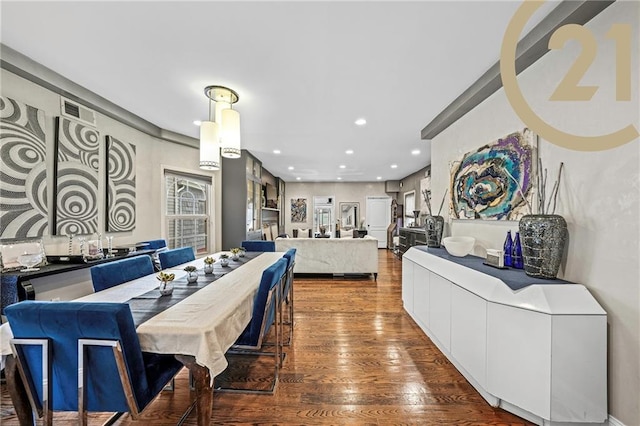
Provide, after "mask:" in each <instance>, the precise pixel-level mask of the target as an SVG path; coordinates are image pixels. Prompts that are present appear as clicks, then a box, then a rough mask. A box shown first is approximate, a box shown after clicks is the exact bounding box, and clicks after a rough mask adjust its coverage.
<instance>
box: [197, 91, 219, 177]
mask: <svg viewBox="0 0 640 426" xmlns="http://www.w3.org/2000/svg"><path fill="white" fill-rule="evenodd" d="M205 93H206V91H205ZM211 102H213V100H212V99H209V117H208V121H203V122H202V123H201V124H200V168H201V169H203V170H220V138H219V135H218V123H216V122H215V121H214V118H213V117H212V115H211V114H212V110H211Z"/></svg>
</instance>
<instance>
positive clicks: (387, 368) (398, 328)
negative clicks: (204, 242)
mask: <svg viewBox="0 0 640 426" xmlns="http://www.w3.org/2000/svg"><path fill="white" fill-rule="evenodd" d="M379 265H380V268H379V270H380V272H379V275H378V280H377V281H373V279H372V278H331V277H329V276H326V277H296V280H295V284H294V285H295V314H294V318H295V336H294V342H293V345H292V346H291V347H290V348H287V358H286V360H285V364H284V367H283V369H282V370H281V372H280V380H279V383H278V385H277V388H276V393H275V394H274V395H247V394H232V393H219V392H214V401H213V418H212V423H214V424H269V425H272V424H283V425H296V424H298V425H303V424H304V425H315V424H333V425H337V424H339V425H343V424H349V425H351V424H353V425H403V424H406V425H409V424H411V425H442V424H445V425H531V423H529V422H527V421H525V420H523V419H521V418H519V417H516V416H514V415H512V414H510V413H507V412H506V411H503V410H501V409H497V408H492V407H491V406H489V405H488V404H487V403H486V402H485V401H484V400H483V399H482V398H481V397H480V395H479V394H478V393H477V392H476V391H475V390H474V389H473V388H472V387H471V385H469V383H467V381H466V380H465V379H464V378H463V377H462V375H460V373H459V372H458V371H457V370H456V369H455V368H454V367H453V366H452V365H451V363H450V362H449V361H448V360H447V359H446V358H445V357H444V355H442V354H441V353H440V351H439V350H438V349H437V348H436V347H435V346H434V345H433V344H432V343H431V341H430V340H429V338H427V337H426V336H425V335H424V334H423V333H422V331H421V330H420V329H419V328H418V326H417V325H416V324H415V323H414V322H413V320H412V319H411V318H410V317H409V316H408V315H407V314H406V313H405V312H404V310H403V308H402V300H401V275H402V263H401V261H400V260H399V259H396V258H395V257H394V256H393V255H392V254H391V253H390V252H389V251H387V250H379ZM263 358H264V359H263ZM270 363H271V359H269V357H261V359H260V360H257V361H246V357H243V358H242V360H239V361H237V362H236V361H235V358H234V359H233V360H231V364H232V366H231V367H230V369H229V377H232V378H235V379H236V380H240V381H244V382H245V384H250V385H256V386H264V385H265V382H266V381H267V379H268V371H267V368H268V367H269V366H270V365H271V364H270ZM219 381H221V380H219ZM217 383H218V382H217ZM192 400H193V395H191V394H190V392H189V390H188V384H187V374H186V373H185V372H182V373H180V375H179V376H178V378H177V380H176V390H175V391H174V392H163V393H162V394H161V396H160V397H159V398H158V399H157V400H156V401H154V402H153V403H152V405H150V406H149V407H148V408H147V409H146V410H145V411H144V413H143V415H142V416H141V418H140V419H138V420H137V421H133V420H131V418H130V417H129V416H128V415H127V416H124V418H123V419H121V420H120V421H118V422H117V423H116V424H119V425H134V424H135V425H143V424H144V425H146V424H151V423H153V424H154V425H169V424H175V423H176V422H177V421H178V419H179V418H180V416H181V415H182V413H183V412H184V411H185V410H186V409H187V407H188V406H189V404H190V402H191V401H192ZM0 403H1V407H0V408H1V416H2V417H0V423H1V424H2V425H4V426H12V425H17V421H16V419H15V416H13V415H12V414H11V413H12V406H11V402H10V400H9V398H8V394H7V392H6V389H5V387H4V386H3V389H2V392H1V401H0ZM106 418H107V416H106V415H103V414H93V415H91V422H92V424H98V423H99V422H100V421H104V420H105V419H106ZM74 423H75V417H74V416H73V415H70V414H67V413H60V414H58V413H57V414H56V417H55V424H74ZM185 424H188V425H194V424H195V413H194V414H192V415H191V416H190V417H189V418H188V419H187V422H186V423H185Z"/></svg>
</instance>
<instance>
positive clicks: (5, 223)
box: [0, 96, 48, 240]
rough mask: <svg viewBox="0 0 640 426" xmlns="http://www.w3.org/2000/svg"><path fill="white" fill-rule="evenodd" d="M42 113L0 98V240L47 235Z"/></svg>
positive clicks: (12, 100) (44, 148)
mask: <svg viewBox="0 0 640 426" xmlns="http://www.w3.org/2000/svg"><path fill="white" fill-rule="evenodd" d="M44 116H45V115H44V111H42V110H38V109H36V108H34V107H32V106H29V105H25V104H24V103H21V102H18V101H16V100H14V99H10V98H7V97H4V96H0V238H1V239H3V240H4V239H6V240H9V239H25V238H32V237H42V236H43V235H44V234H45V233H46V231H47V225H48V219H47V169H46V161H45V160H46V153H47V150H46V141H45V132H44V130H45V124H44Z"/></svg>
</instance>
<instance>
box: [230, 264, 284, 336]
mask: <svg viewBox="0 0 640 426" xmlns="http://www.w3.org/2000/svg"><path fill="white" fill-rule="evenodd" d="M286 269H287V260H286V259H284V258H281V259H278V260H277V261H276V262H275V263H274V264H273V265H271V266H269V267H268V268H267V269H265V270H264V272H262V278H261V280H260V286H259V287H258V293H256V296H255V298H254V300H253V314H252V317H251V322H249V325H247V328H245V329H244V331H243V332H242V334H241V335H240V337H239V338H238V340H236V343H235V344H236V345H242V346H260V343H261V341H262V337H264V336H266V335H267V333H268V332H269V328H270V327H271V324H273V321H274V319H275V313H276V303H275V300H273V299H271V300H269V292H270V291H271V290H272V289H273V288H274V287H276V286H277V285H278V283H279V282H280V280H281V279H282V276H283V275H284V273H285V271H286ZM274 297H275V294H274ZM265 310H266V315H265Z"/></svg>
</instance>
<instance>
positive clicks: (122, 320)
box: [6, 301, 182, 412]
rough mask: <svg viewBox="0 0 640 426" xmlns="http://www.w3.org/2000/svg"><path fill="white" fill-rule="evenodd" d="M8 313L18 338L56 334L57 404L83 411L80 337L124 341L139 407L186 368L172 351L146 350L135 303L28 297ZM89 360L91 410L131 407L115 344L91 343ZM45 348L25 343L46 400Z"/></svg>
mask: <svg viewBox="0 0 640 426" xmlns="http://www.w3.org/2000/svg"><path fill="white" fill-rule="evenodd" d="M6 314H7V318H8V319H9V324H10V325H11V331H12V332H13V335H14V338H22V339H27V338H31V339H37V338H47V339H50V345H51V346H52V348H51V357H52V366H53V368H52V371H51V372H50V373H49V374H50V375H49V386H52V401H51V402H52V409H53V410H56V411H77V410H78V339H103V340H118V341H120V344H121V345H122V350H123V353H124V358H125V363H126V367H127V370H128V372H129V375H130V377H131V382H132V385H133V393H134V398H135V400H136V403H137V405H138V409H139V411H142V409H144V407H145V406H146V405H147V404H148V403H149V402H150V401H151V400H152V399H153V398H154V397H155V396H156V395H157V394H158V393H159V392H160V391H161V390H162V388H163V387H164V386H165V385H166V384H167V382H168V381H169V380H171V378H172V377H173V376H174V375H175V374H176V373H177V372H178V371H179V370H180V369H181V368H182V364H181V363H180V362H179V361H177V360H176V359H175V358H174V357H173V356H172V355H159V354H151V353H144V352H141V350H140V344H139V342H138V336H137V334H136V329H135V326H134V324H133V319H132V316H131V311H130V309H129V305H127V304H126V303H80V302H41V301H24V302H20V303H16V304H14V305H11V306H8V307H7V309H6ZM87 351H88V355H87V357H86V362H85V366H84V367H85V375H86V377H87V382H86V388H85V393H86V408H87V410H88V411H111V412H113V411H115V412H127V411H129V408H128V405H127V402H126V398H125V394H124V392H123V390H122V385H121V382H120V377H119V374H118V370H117V367H116V363H115V359H114V356H113V350H112V348H111V347H90V348H88V349H87ZM41 354H42V351H41V348H40V347H37V346H25V347H24V357H25V359H26V361H27V366H28V373H27V374H28V376H29V377H30V379H31V381H32V382H33V383H34V384H35V388H36V393H37V396H38V398H39V400H40V404H42V390H41V385H40V384H41V383H42V356H41Z"/></svg>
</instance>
